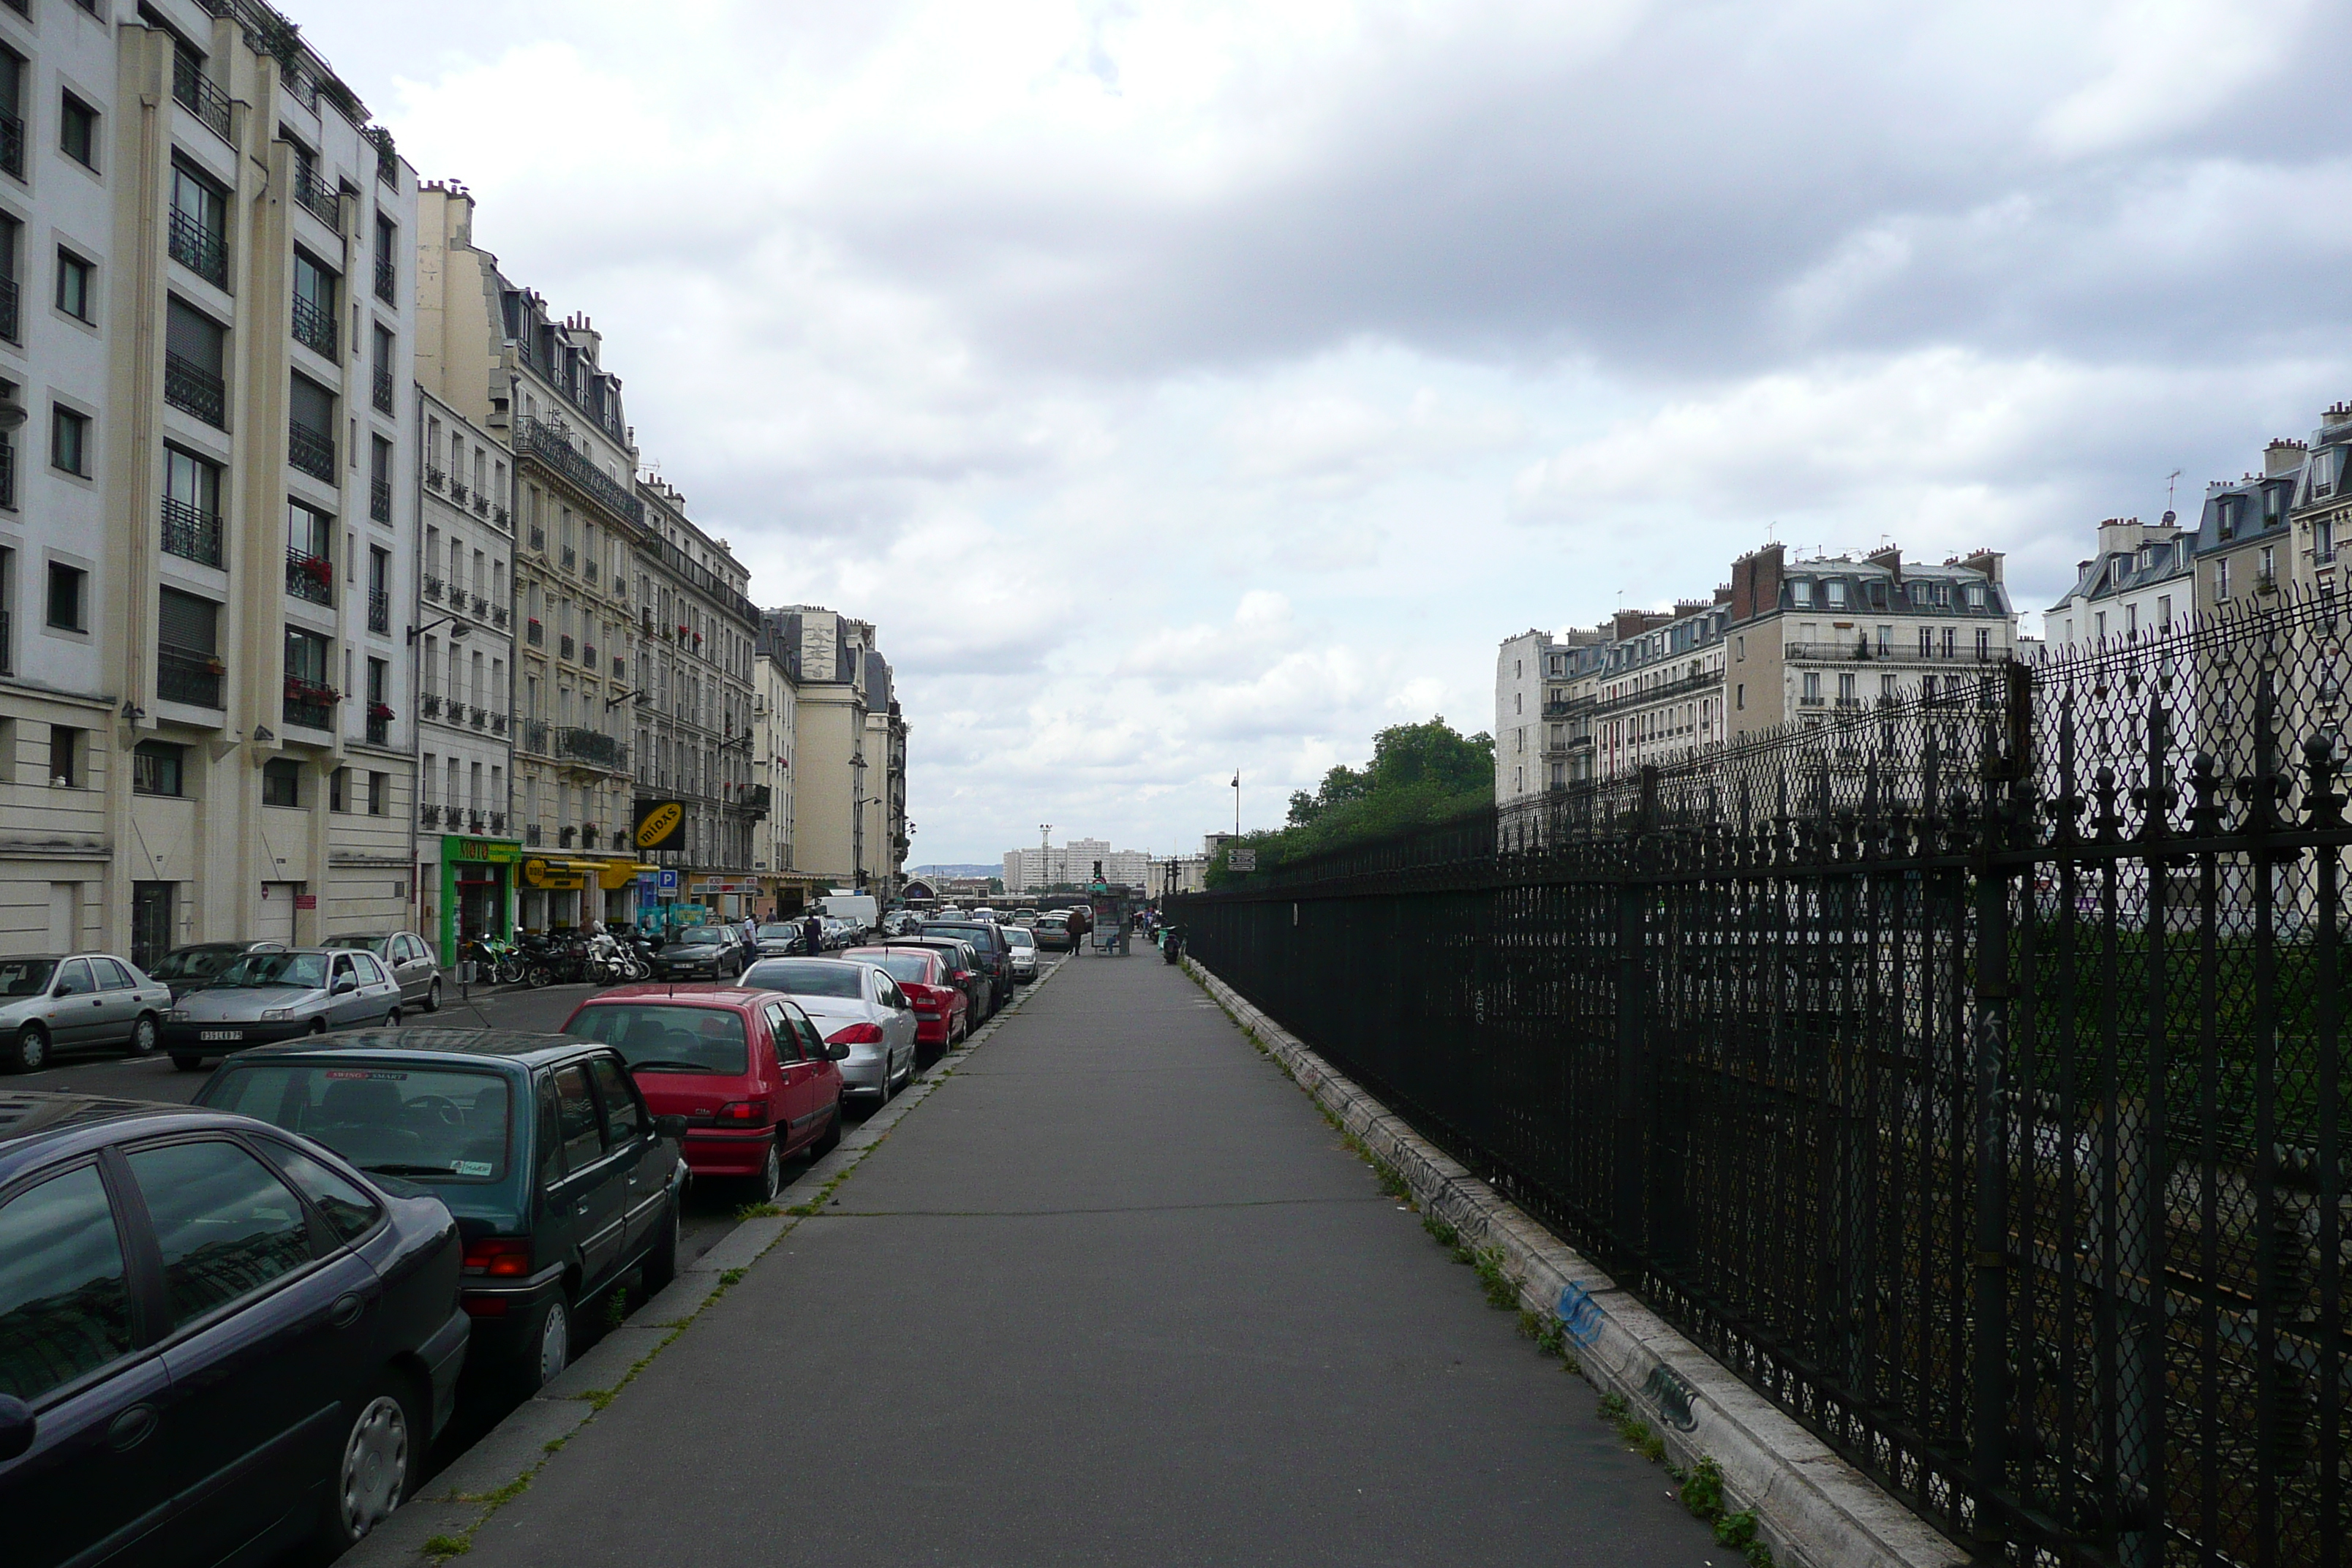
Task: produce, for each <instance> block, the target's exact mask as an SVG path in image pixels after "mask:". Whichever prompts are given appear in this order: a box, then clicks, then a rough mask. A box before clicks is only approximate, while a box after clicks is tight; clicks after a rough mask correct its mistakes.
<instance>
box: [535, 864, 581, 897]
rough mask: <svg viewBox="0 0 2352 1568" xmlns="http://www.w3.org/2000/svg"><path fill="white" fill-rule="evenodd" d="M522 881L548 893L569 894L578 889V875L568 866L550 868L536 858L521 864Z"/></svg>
mask: <svg viewBox="0 0 2352 1568" xmlns="http://www.w3.org/2000/svg"><path fill="white" fill-rule="evenodd" d="M522 879H523V880H524V882H526V883H528V884H529V885H530V886H531V887H534V888H545V889H548V890H549V891H550V892H556V893H562V892H570V891H574V890H576V889H578V888H579V887H580V873H579V872H578V871H576V870H574V869H572V868H571V867H569V866H551V865H549V864H548V863H547V862H546V861H544V860H542V859H541V858H539V857H537V856H535V855H534V856H533V857H531V858H530V859H528V860H525V861H524V862H523V863H522Z"/></svg>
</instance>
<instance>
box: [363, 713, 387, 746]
mask: <svg viewBox="0 0 2352 1568" xmlns="http://www.w3.org/2000/svg"><path fill="white" fill-rule="evenodd" d="M367 742H368V744H369V745H371V746H389V745H391V744H392V719H391V717H390V716H389V715H387V716H385V717H383V718H381V719H379V718H377V717H376V716H375V715H374V714H373V713H371V714H369V715H368V719H367Z"/></svg>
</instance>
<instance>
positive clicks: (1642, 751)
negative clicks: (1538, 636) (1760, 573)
mask: <svg viewBox="0 0 2352 1568" xmlns="http://www.w3.org/2000/svg"><path fill="white" fill-rule="evenodd" d="M1730 599H1731V590H1730V589H1728V588H1724V589H1720V590H1718V591H1717V594H1716V596H1715V597H1714V598H1713V599H1701V600H1692V601H1685V602H1683V603H1680V604H1677V605H1675V608H1674V611H1673V612H1672V613H1671V614H1667V613H1664V612H1655V611H1654V612H1647V613H1642V612H1633V611H1626V612H1621V613H1620V614H1619V615H1618V616H1617V617H1616V619H1615V621H1614V622H1613V623H1612V626H1610V628H1609V637H1608V640H1607V642H1606V643H1605V644H1603V645H1600V646H1599V647H1597V649H1596V655H1597V656H1596V657H1595V658H1593V659H1592V660H1591V661H1590V662H1591V668H1590V672H1589V674H1586V675H1585V676H1584V677H1583V679H1582V685H1583V686H1584V687H1585V688H1586V691H1585V692H1584V693H1582V694H1580V695H1582V696H1583V698H1584V700H1582V701H1581V702H1572V703H1571V705H1570V707H1568V708H1566V709H1562V710H1559V711H1558V715H1557V717H1556V718H1555V719H1554V720H1553V721H1554V722H1558V723H1561V724H1563V725H1564V726H1565V725H1569V724H1573V726H1574V727H1575V728H1576V729H1578V730H1579V731H1582V732H1584V733H1587V734H1589V735H1590V736H1591V755H1592V767H1591V777H1594V778H1614V777H1616V776H1617V775H1619V774H1620V773H1631V772H1633V770H1635V769H1637V768H1641V767H1643V766H1646V765H1648V764H1650V763H1662V762H1666V761H1669V760H1671V759H1672V758H1674V757H1675V756H1678V755H1680V754H1682V753H1685V752H1689V751H1690V750H1691V749H1692V748H1693V747H1696V746H1705V745H1711V744H1714V743H1715V742H1719V741H1721V740H1723V739H1725V738H1726V735H1727V714H1726V711H1725V705H1724V694H1723V672H1724V648H1725V630H1726V627H1727V625H1728V623H1729V621H1730V615H1731V611H1730Z"/></svg>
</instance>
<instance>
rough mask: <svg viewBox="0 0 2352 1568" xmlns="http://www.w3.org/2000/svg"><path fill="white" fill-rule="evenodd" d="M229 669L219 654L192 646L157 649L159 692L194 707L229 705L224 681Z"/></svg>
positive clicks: (167, 697)
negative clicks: (223, 687) (196, 649)
mask: <svg viewBox="0 0 2352 1568" xmlns="http://www.w3.org/2000/svg"><path fill="white" fill-rule="evenodd" d="M226 673H227V672H226V670H225V669H224V668H223V667H222V665H221V661H220V659H219V658H218V657H217V656H216V655H214V654H209V653H197V652H194V650H192V649H188V648H178V647H157V648H156V649H155V695H156V696H157V697H159V698H161V699H162V700H164V701H166V702H184V703H186V704H187V705H188V706H189V707H191V708H217V709H225V708H226V707H227V706H228V704H227V703H226V702H224V701H222V700H221V685H222V681H223V679H224V678H225V677H226Z"/></svg>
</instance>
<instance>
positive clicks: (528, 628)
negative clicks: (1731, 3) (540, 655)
mask: <svg viewBox="0 0 2352 1568" xmlns="http://www.w3.org/2000/svg"><path fill="white" fill-rule="evenodd" d="M522 640H523V641H525V642H527V643H529V644H530V646H531V647H545V646H546V644H547V628H546V627H545V626H541V625H540V624H539V623H538V622H537V621H525V622H524V623H523V624H522Z"/></svg>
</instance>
